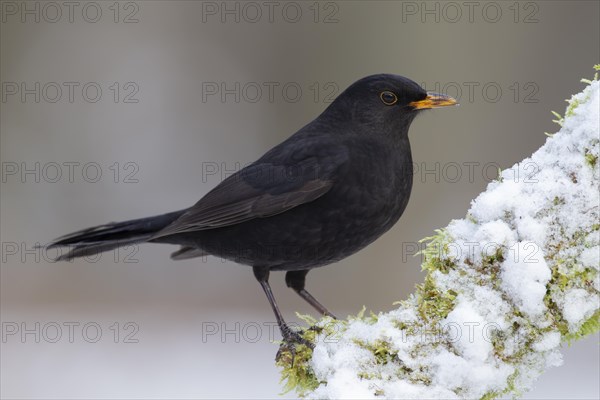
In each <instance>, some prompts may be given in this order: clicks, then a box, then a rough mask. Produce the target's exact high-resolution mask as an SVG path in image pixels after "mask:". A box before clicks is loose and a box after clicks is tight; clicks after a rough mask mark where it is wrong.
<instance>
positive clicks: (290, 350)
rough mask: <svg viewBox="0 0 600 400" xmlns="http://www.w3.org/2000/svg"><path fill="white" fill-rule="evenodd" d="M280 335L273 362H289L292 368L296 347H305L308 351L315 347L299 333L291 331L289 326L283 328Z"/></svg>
mask: <svg viewBox="0 0 600 400" xmlns="http://www.w3.org/2000/svg"><path fill="white" fill-rule="evenodd" d="M281 335H282V336H283V340H282V342H281V345H280V346H279V350H278V351H277V355H276V356H275V361H277V362H280V361H285V362H286V363H287V361H289V362H290V364H291V366H292V367H293V366H294V360H295V359H296V346H297V345H305V346H306V347H308V348H309V349H311V350H313V349H314V348H315V345H314V344H312V343H311V342H310V341H308V340H306V339H305V338H304V337H302V335H301V332H297V331H294V330H292V329H291V328H290V327H289V326H285V327H284V328H282V329H281Z"/></svg>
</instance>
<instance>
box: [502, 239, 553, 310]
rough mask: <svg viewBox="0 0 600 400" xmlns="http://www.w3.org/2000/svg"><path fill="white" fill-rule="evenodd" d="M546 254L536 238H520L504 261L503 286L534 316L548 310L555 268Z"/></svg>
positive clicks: (517, 303) (515, 300)
mask: <svg viewBox="0 0 600 400" xmlns="http://www.w3.org/2000/svg"><path fill="white" fill-rule="evenodd" d="M543 254H544V253H543V250H542V249H541V248H540V247H539V246H538V245H537V244H536V243H534V242H518V243H515V244H514V245H513V246H511V247H510V249H509V251H508V258H507V259H506V260H505V261H504V262H503V263H502V275H501V285H500V286H501V288H502V290H504V292H505V293H506V294H507V295H508V296H509V297H510V298H511V299H513V302H515V303H516V305H517V307H518V308H519V310H521V311H522V312H523V313H525V314H527V315H528V316H530V317H535V316H539V315H541V314H542V313H544V312H545V311H546V306H545V305H544V296H545V295H546V285H547V284H548V281H550V277H551V272H550V268H548V265H547V264H546V261H545V260H544V256H543Z"/></svg>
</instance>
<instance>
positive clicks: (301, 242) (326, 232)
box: [49, 74, 457, 344]
mask: <svg viewBox="0 0 600 400" xmlns="http://www.w3.org/2000/svg"><path fill="white" fill-rule="evenodd" d="M455 104H457V102H456V100H454V99H453V98H451V97H449V96H445V95H441V94H436V93H427V92H426V91H425V90H423V88H421V87H420V86H419V85H418V84H417V83H415V82H413V81H411V80H410V79H407V78H405V77H402V76H398V75H391V74H378V75H371V76H368V77H365V78H363V79H360V80H358V81H357V82H355V83H353V84H352V85H351V86H350V87H348V88H347V89H346V90H345V91H343V92H342V93H341V94H340V95H339V96H338V97H337V98H336V99H335V100H334V101H333V102H332V103H331V104H330V105H329V106H328V107H327V108H326V109H325V111H323V113H322V114H321V115H319V116H318V117H317V118H316V119H314V120H313V121H311V122H309V123H308V124H307V125H306V126H304V127H303V128H301V129H300V130H299V131H297V132H296V133H295V134H293V135H292V136H290V137H289V138H288V139H286V140H285V141H283V142H282V143H280V144H278V145H277V146H275V147H273V148H272V149H271V150H269V151H268V152H267V153H265V154H264V155H263V156H262V157H260V158H259V159H258V160H257V161H255V162H254V163H252V164H250V165H249V166H247V167H245V168H243V169H242V170H240V171H238V172H237V173H235V174H233V175H231V176H229V177H228V178H227V179H225V180H224V181H223V182H221V183H220V184H219V185H217V186H216V187H215V188H214V189H212V190H211V191H210V192H208V193H207V194H206V195H205V196H204V197H203V198H202V199H200V201H198V202H197V203H196V204H195V205H193V206H192V207H190V208H187V209H185V210H180V211H175V212H171V213H168V214H163V215H159V216H154V217H148V218H141V219H135V220H130V221H125V222H113V223H108V224H105V225H100V226H96V227H92V228H88V229H85V230H82V231H78V232H75V233H72V234H69V235H66V236H63V237H61V238H58V239H56V240H55V241H54V242H52V243H51V244H49V248H53V247H62V246H66V247H68V248H69V251H68V252H66V253H65V254H63V255H61V256H60V257H59V259H61V260H70V259H72V258H76V257H82V256H88V255H92V254H97V253H98V252H103V251H107V250H111V249H115V248H117V247H120V246H128V245H133V244H138V243H145V242H151V243H169V244H177V245H180V246H181V248H180V249H179V250H178V251H176V252H174V253H173V254H172V255H171V258H172V259H174V260H183V259H189V258H193V257H200V256H206V255H213V256H218V257H222V258H224V259H228V260H232V261H235V262H237V263H240V264H245V265H249V266H252V268H253V272H254V276H255V277H256V279H257V280H258V282H259V283H260V285H261V286H262V288H263V290H264V292H265V294H266V296H267V298H268V300H269V303H270V305H271V307H272V309H273V312H274V313H275V317H276V319H277V323H278V325H279V328H280V330H281V334H282V337H283V341H284V343H288V344H291V343H294V342H296V343H297V342H303V340H302V339H301V337H300V335H299V334H298V333H297V332H296V331H294V330H292V329H291V328H290V327H289V326H288V325H287V324H286V322H285V321H284V319H283V316H282V314H281V312H280V311H279V308H278V307H277V304H276V302H275V298H274V296H273V293H272V291H271V287H270V286H269V273H270V271H287V272H286V275H285V282H286V284H287V286H288V287H290V288H292V289H293V290H294V291H296V293H298V294H299V295H300V296H301V297H302V298H303V299H304V300H306V301H307V302H308V303H309V304H310V305H311V306H313V307H314V308H315V309H316V310H317V311H318V312H319V313H321V314H323V315H328V316H331V317H333V318H335V317H334V316H333V314H332V313H330V312H329V311H328V310H327V309H326V308H325V307H324V306H323V305H322V304H321V303H319V302H318V301H317V300H316V299H315V298H314V297H313V296H312V295H311V294H310V293H309V292H307V291H306V289H305V288H304V283H305V278H306V274H307V273H308V271H310V270H311V269H312V268H316V267H321V266H324V265H327V264H331V263H333V262H336V261H339V260H342V259H343V258H345V257H348V256H350V255H351V254H353V253H356V252H357V251H359V250H360V249H362V248H364V247H365V246H367V245H368V244H370V243H371V242H373V241H374V240H375V239H377V238H378V237H379V236H381V235H382V234H383V233H384V232H386V231H387V230H388V229H390V228H391V227H392V226H393V225H394V224H395V223H396V221H398V219H399V218H400V216H401V215H402V213H403V211H404V209H405V207H406V205H407V203H408V199H409V197H410V192H411V189H412V176H413V164H412V158H411V150H410V143H409V140H408V128H409V127H410V124H411V123H412V121H413V120H414V118H415V117H416V116H417V115H418V113H419V112H420V111H422V110H427V109H432V108H437V107H444V106H451V105H455Z"/></svg>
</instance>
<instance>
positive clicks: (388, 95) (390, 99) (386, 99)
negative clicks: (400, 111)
mask: <svg viewBox="0 0 600 400" xmlns="http://www.w3.org/2000/svg"><path fill="white" fill-rule="evenodd" d="M379 98H380V99H381V101H383V104H385V105H386V106H392V105H394V104H396V103H397V102H398V96H396V95H395V94H394V93H392V92H390V91H387V90H386V91H385V92H381V94H380V95H379Z"/></svg>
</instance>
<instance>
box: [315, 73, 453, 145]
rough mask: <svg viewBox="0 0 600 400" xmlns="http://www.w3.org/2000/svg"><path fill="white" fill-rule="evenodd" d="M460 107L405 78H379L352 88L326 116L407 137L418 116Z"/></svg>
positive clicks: (390, 75)
mask: <svg viewBox="0 0 600 400" xmlns="http://www.w3.org/2000/svg"><path fill="white" fill-rule="evenodd" d="M457 104H458V103H457V101H456V100H455V99H453V98H452V97H450V96H446V95H442V94H437V93H428V92H426V91H425V90H424V89H423V88H422V87H421V86H419V85H418V84H417V83H416V82H414V81H412V80H410V79H408V78H405V77H403V76H400V75H392V74H378V75H371V76H367V77H365V78H362V79H360V80H358V81H356V82H354V83H353V84H352V85H350V87H348V89H346V90H344V91H343V92H342V93H341V94H340V95H339V96H338V97H337V98H336V99H335V100H334V101H333V103H332V104H331V105H330V106H329V107H328V109H327V110H326V112H325V114H328V115H330V116H333V117H335V118H336V119H338V120H342V121H346V122H348V123H350V124H351V125H352V126H356V127H358V126H361V127H364V128H368V129H369V130H372V131H373V133H380V134H394V135H397V134H401V135H406V133H407V132H408V127H409V126H410V124H411V122H412V121H413V119H414V118H415V117H416V116H417V114H418V113H419V112H421V111H423V110H429V109H432V108H438V107H446V106H452V105H457Z"/></svg>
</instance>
